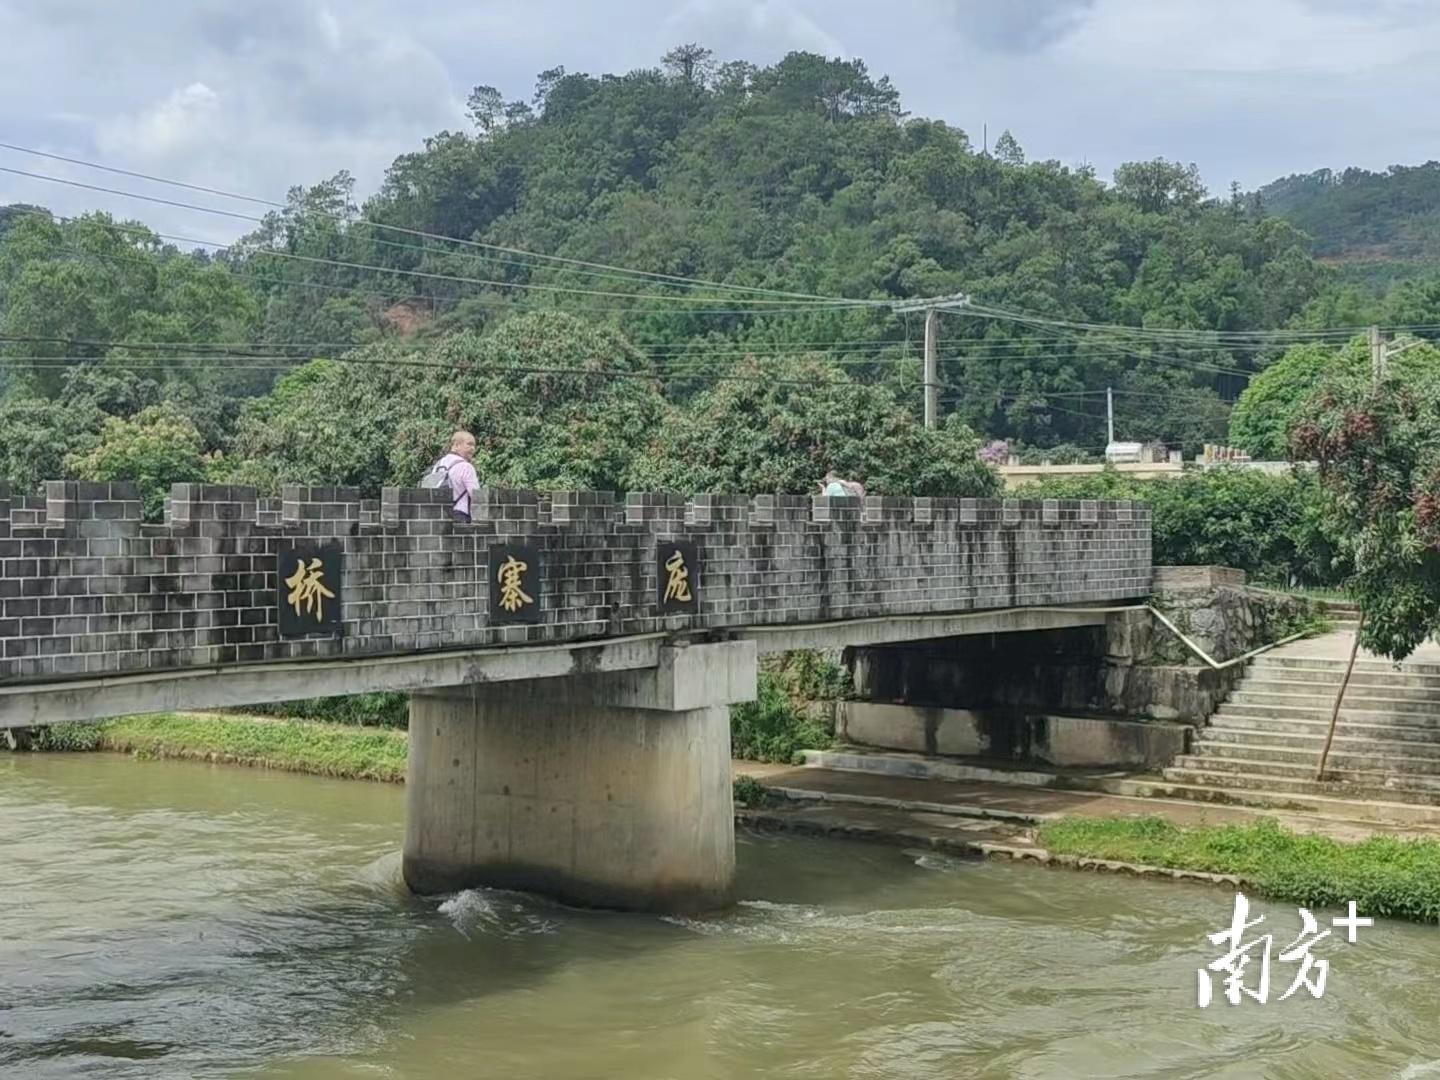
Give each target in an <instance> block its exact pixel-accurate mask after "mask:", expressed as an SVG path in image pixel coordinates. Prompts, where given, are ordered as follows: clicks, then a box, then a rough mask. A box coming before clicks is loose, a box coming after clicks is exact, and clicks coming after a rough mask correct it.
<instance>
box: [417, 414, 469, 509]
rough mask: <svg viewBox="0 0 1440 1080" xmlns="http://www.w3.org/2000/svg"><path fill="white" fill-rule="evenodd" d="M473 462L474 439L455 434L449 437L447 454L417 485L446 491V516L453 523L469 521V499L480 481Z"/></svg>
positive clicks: (465, 434)
mask: <svg viewBox="0 0 1440 1080" xmlns="http://www.w3.org/2000/svg"><path fill="white" fill-rule="evenodd" d="M474 460H475V436H474V435H471V434H470V432H468V431H457V432H455V434H454V435H452V436H450V452H449V453H448V454H446V455H445V456H444V457H442V458H441V459H440V460H439V461H437V462H435V464H434V465H432V466H430V472H429V473H428V474H426V476H425V479H424V480H422V481H421V485H422V486H423V487H440V486H441V485H442V484H443V485H445V486H447V487H449V489H450V498H451V504H450V515H451V517H453V518H454V519H455V520H456V521H469V520H470V499H471V497H472V496H473V495H474V494H475V492H476V491H478V490H479V489H480V477H479V475H478V474H477V473H476V472H475V466H474V465H472V464H471V462H472V461H474Z"/></svg>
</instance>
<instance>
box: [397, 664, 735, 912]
mask: <svg viewBox="0 0 1440 1080" xmlns="http://www.w3.org/2000/svg"><path fill="white" fill-rule="evenodd" d="M755 656H756V652H755V645H754V643H753V642H748V641H741V642H724V643H717V644H692V645H687V646H677V647H666V648H663V649H662V650H661V653H660V663H659V665H658V667H656V668H652V669H645V670H640V671H624V672H610V673H601V674H571V675H568V676H563V677H558V678H537V679H531V680H523V681H517V682H505V683H489V684H477V685H469V686H455V687H447V688H442V689H437V690H431V691H426V692H422V693H417V694H415V695H414V696H413V697H412V698H411V705H410V762H409V777H408V784H407V791H406V828H405V851H404V875H405V881H406V882H407V884H408V885H409V886H410V888H411V889H412V890H414V891H415V892H417V893H439V892H451V891H454V890H456V889H462V888H469V887H474V886H481V885H485V886H494V887H499V888H509V889H522V890H525V891H530V892H537V893H542V894H545V895H549V896H553V897H555V898H557V899H559V900H562V901H565V902H567V903H573V904H578V905H583V906H591V907H608V908H620V909H626V910H637V911H659V912H695V911H705V910H711V909H714V908H719V907H723V906H725V905H727V904H729V903H730V902H731V900H732V899H733V890H734V880H735V834H734V810H733V806H732V803H731V782H730V719H729V709H728V706H729V705H730V704H732V703H734V702H739V701H748V700H752V699H753V698H754V697H755V679H756V664H755Z"/></svg>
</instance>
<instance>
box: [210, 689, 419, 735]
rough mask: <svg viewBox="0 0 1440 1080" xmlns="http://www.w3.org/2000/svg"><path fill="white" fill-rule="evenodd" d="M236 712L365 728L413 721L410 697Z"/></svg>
mask: <svg viewBox="0 0 1440 1080" xmlns="http://www.w3.org/2000/svg"><path fill="white" fill-rule="evenodd" d="M235 711H236V712H246V713H258V714H260V715H262V716H284V717H288V718H290V719H292V720H323V721H324V722H325V723H327V724H354V725H358V726H362V727H388V728H404V727H406V726H408V724H409V721H410V697H409V695H408V694H395V693H383V692H382V693H374V694H345V695H342V696H339V697H323V698H307V699H305V700H302V701H281V702H277V703H276V704H273V705H251V706H247V707H246V708H244V709H237V710H235Z"/></svg>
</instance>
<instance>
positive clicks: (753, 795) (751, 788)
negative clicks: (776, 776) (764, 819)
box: [733, 776, 770, 807]
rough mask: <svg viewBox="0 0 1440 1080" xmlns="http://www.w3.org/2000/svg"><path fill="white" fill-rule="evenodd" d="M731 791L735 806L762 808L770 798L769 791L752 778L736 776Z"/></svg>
mask: <svg viewBox="0 0 1440 1080" xmlns="http://www.w3.org/2000/svg"><path fill="white" fill-rule="evenodd" d="M733 791H734V799H735V805H736V806H745V807H752V806H763V805H765V803H766V801H767V800H768V799H769V798H770V789H769V788H767V787H766V786H765V785H764V784H762V783H761V782H760V781H759V780H756V779H755V778H754V777H753V776H737V777H736V778H735V783H734V787H733Z"/></svg>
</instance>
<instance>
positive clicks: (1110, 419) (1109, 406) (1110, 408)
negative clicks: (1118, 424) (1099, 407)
mask: <svg viewBox="0 0 1440 1080" xmlns="http://www.w3.org/2000/svg"><path fill="white" fill-rule="evenodd" d="M1105 427H1106V430H1107V431H1109V433H1110V437H1109V439H1107V440H1106V442H1105V445H1106V446H1107V447H1108V446H1110V445H1111V444H1112V443H1114V442H1115V391H1114V390H1113V389H1111V388H1110V387H1108V386H1107V387H1106V388H1105Z"/></svg>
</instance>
